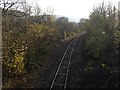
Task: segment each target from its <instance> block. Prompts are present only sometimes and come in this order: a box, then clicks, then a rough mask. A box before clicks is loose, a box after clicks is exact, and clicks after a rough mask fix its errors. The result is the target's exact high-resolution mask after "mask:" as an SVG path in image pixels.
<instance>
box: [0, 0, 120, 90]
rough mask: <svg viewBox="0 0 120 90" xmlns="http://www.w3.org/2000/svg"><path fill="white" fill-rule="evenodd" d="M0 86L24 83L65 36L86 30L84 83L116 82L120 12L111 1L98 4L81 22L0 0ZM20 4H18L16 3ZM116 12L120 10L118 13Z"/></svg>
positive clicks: (87, 85) (106, 85) (68, 36)
mask: <svg viewBox="0 0 120 90" xmlns="http://www.w3.org/2000/svg"><path fill="white" fill-rule="evenodd" d="M0 5H2V6H1V8H2V17H3V20H2V22H3V29H2V39H3V40H2V41H3V50H2V51H3V63H2V67H3V88H12V87H15V86H20V85H21V87H26V86H25V85H26V83H28V81H27V80H28V79H29V78H27V77H29V76H28V75H30V74H32V73H34V72H35V70H37V69H40V68H41V67H42V65H43V64H44V62H45V61H46V60H49V56H50V55H51V54H53V52H54V50H55V49H56V48H59V47H60V46H61V45H62V43H64V42H63V41H64V40H66V39H68V38H70V37H73V36H74V35H76V34H78V33H79V32H83V31H85V32H86V33H85V46H84V51H83V52H84V56H83V57H84V59H85V60H84V62H83V68H82V69H83V70H84V76H85V78H87V79H84V81H83V82H84V84H82V85H84V86H82V87H101V88H103V87H118V86H119V85H120V81H119V77H118V76H120V73H119V72H120V71H119V63H120V61H119V59H120V55H119V53H120V47H119V46H120V12H118V11H117V9H116V7H115V6H112V5H110V4H109V5H105V4H104V3H102V4H101V6H99V7H96V8H95V9H94V10H93V12H92V13H91V14H90V16H89V19H81V20H80V22H79V23H75V22H70V21H69V19H68V18H67V17H60V18H58V17H57V16H55V15H54V14H53V12H52V11H48V12H46V13H44V12H43V11H42V10H41V8H40V7H39V6H36V7H34V10H33V11H32V7H31V6H29V5H27V4H26V3H25V2H18V1H17V0H16V1H12V0H8V1H7V0H6V2H5V0H1V1H0ZM18 7H20V8H18ZM117 15H118V16H119V17H118V18H117Z"/></svg>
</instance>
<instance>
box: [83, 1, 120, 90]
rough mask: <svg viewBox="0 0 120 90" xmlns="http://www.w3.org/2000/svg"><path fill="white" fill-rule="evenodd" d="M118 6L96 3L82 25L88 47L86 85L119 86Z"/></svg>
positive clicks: (119, 36)
mask: <svg viewBox="0 0 120 90" xmlns="http://www.w3.org/2000/svg"><path fill="white" fill-rule="evenodd" d="M117 15H118V11H117V9H116V8H115V6H112V5H110V4H109V5H105V4H104V3H102V4H101V6H99V7H96V8H95V9H94V10H93V12H92V13H91V14H90V17H89V19H87V20H85V22H84V23H83V24H84V25H83V26H82V27H83V28H82V29H83V30H84V29H86V30H87V33H86V36H85V47H84V58H85V61H84V67H83V69H84V72H85V76H86V78H88V79H86V80H87V81H85V82H88V83H85V84H84V85H85V87H101V88H104V87H118V86H119V84H120V81H119V77H118V76H119V75H120V71H119V63H120V62H119V59H120V58H119V53H120V52H119V51H120V48H119V46H120V30H119V29H118V27H119V26H120V23H119V21H118V18H117Z"/></svg>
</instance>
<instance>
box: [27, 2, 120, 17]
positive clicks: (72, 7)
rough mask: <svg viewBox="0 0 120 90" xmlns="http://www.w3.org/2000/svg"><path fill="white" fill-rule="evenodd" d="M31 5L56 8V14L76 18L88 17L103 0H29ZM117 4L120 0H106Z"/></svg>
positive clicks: (43, 8)
mask: <svg viewBox="0 0 120 90" xmlns="http://www.w3.org/2000/svg"><path fill="white" fill-rule="evenodd" d="M27 1H28V2H29V3H30V5H36V3H37V4H38V5H40V7H41V8H42V10H46V9H47V8H49V7H52V8H54V14H56V15H63V16H67V17H74V18H88V16H89V14H90V12H91V11H92V10H93V7H94V6H98V5H99V4H100V3H102V1H103V0H27ZM104 1H105V2H112V4H113V5H116V6H117V3H118V1H120V0H104Z"/></svg>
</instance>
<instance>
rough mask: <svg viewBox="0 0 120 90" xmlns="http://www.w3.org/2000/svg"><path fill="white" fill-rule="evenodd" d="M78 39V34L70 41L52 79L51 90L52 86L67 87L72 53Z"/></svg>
mask: <svg viewBox="0 0 120 90" xmlns="http://www.w3.org/2000/svg"><path fill="white" fill-rule="evenodd" d="M77 39H78V36H76V37H74V38H73V39H72V41H71V42H70V44H69V45H68V47H67V49H66V50H65V53H64V55H63V57H62V59H61V61H60V64H59V66H58V68H57V71H56V73H55V76H54V78H53V80H52V83H51V86H50V90H51V89H52V88H61V89H65V88H66V86H67V79H68V73H69V68H70V63H71V59H72V54H73V51H74V47H75V44H76V41H77Z"/></svg>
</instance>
